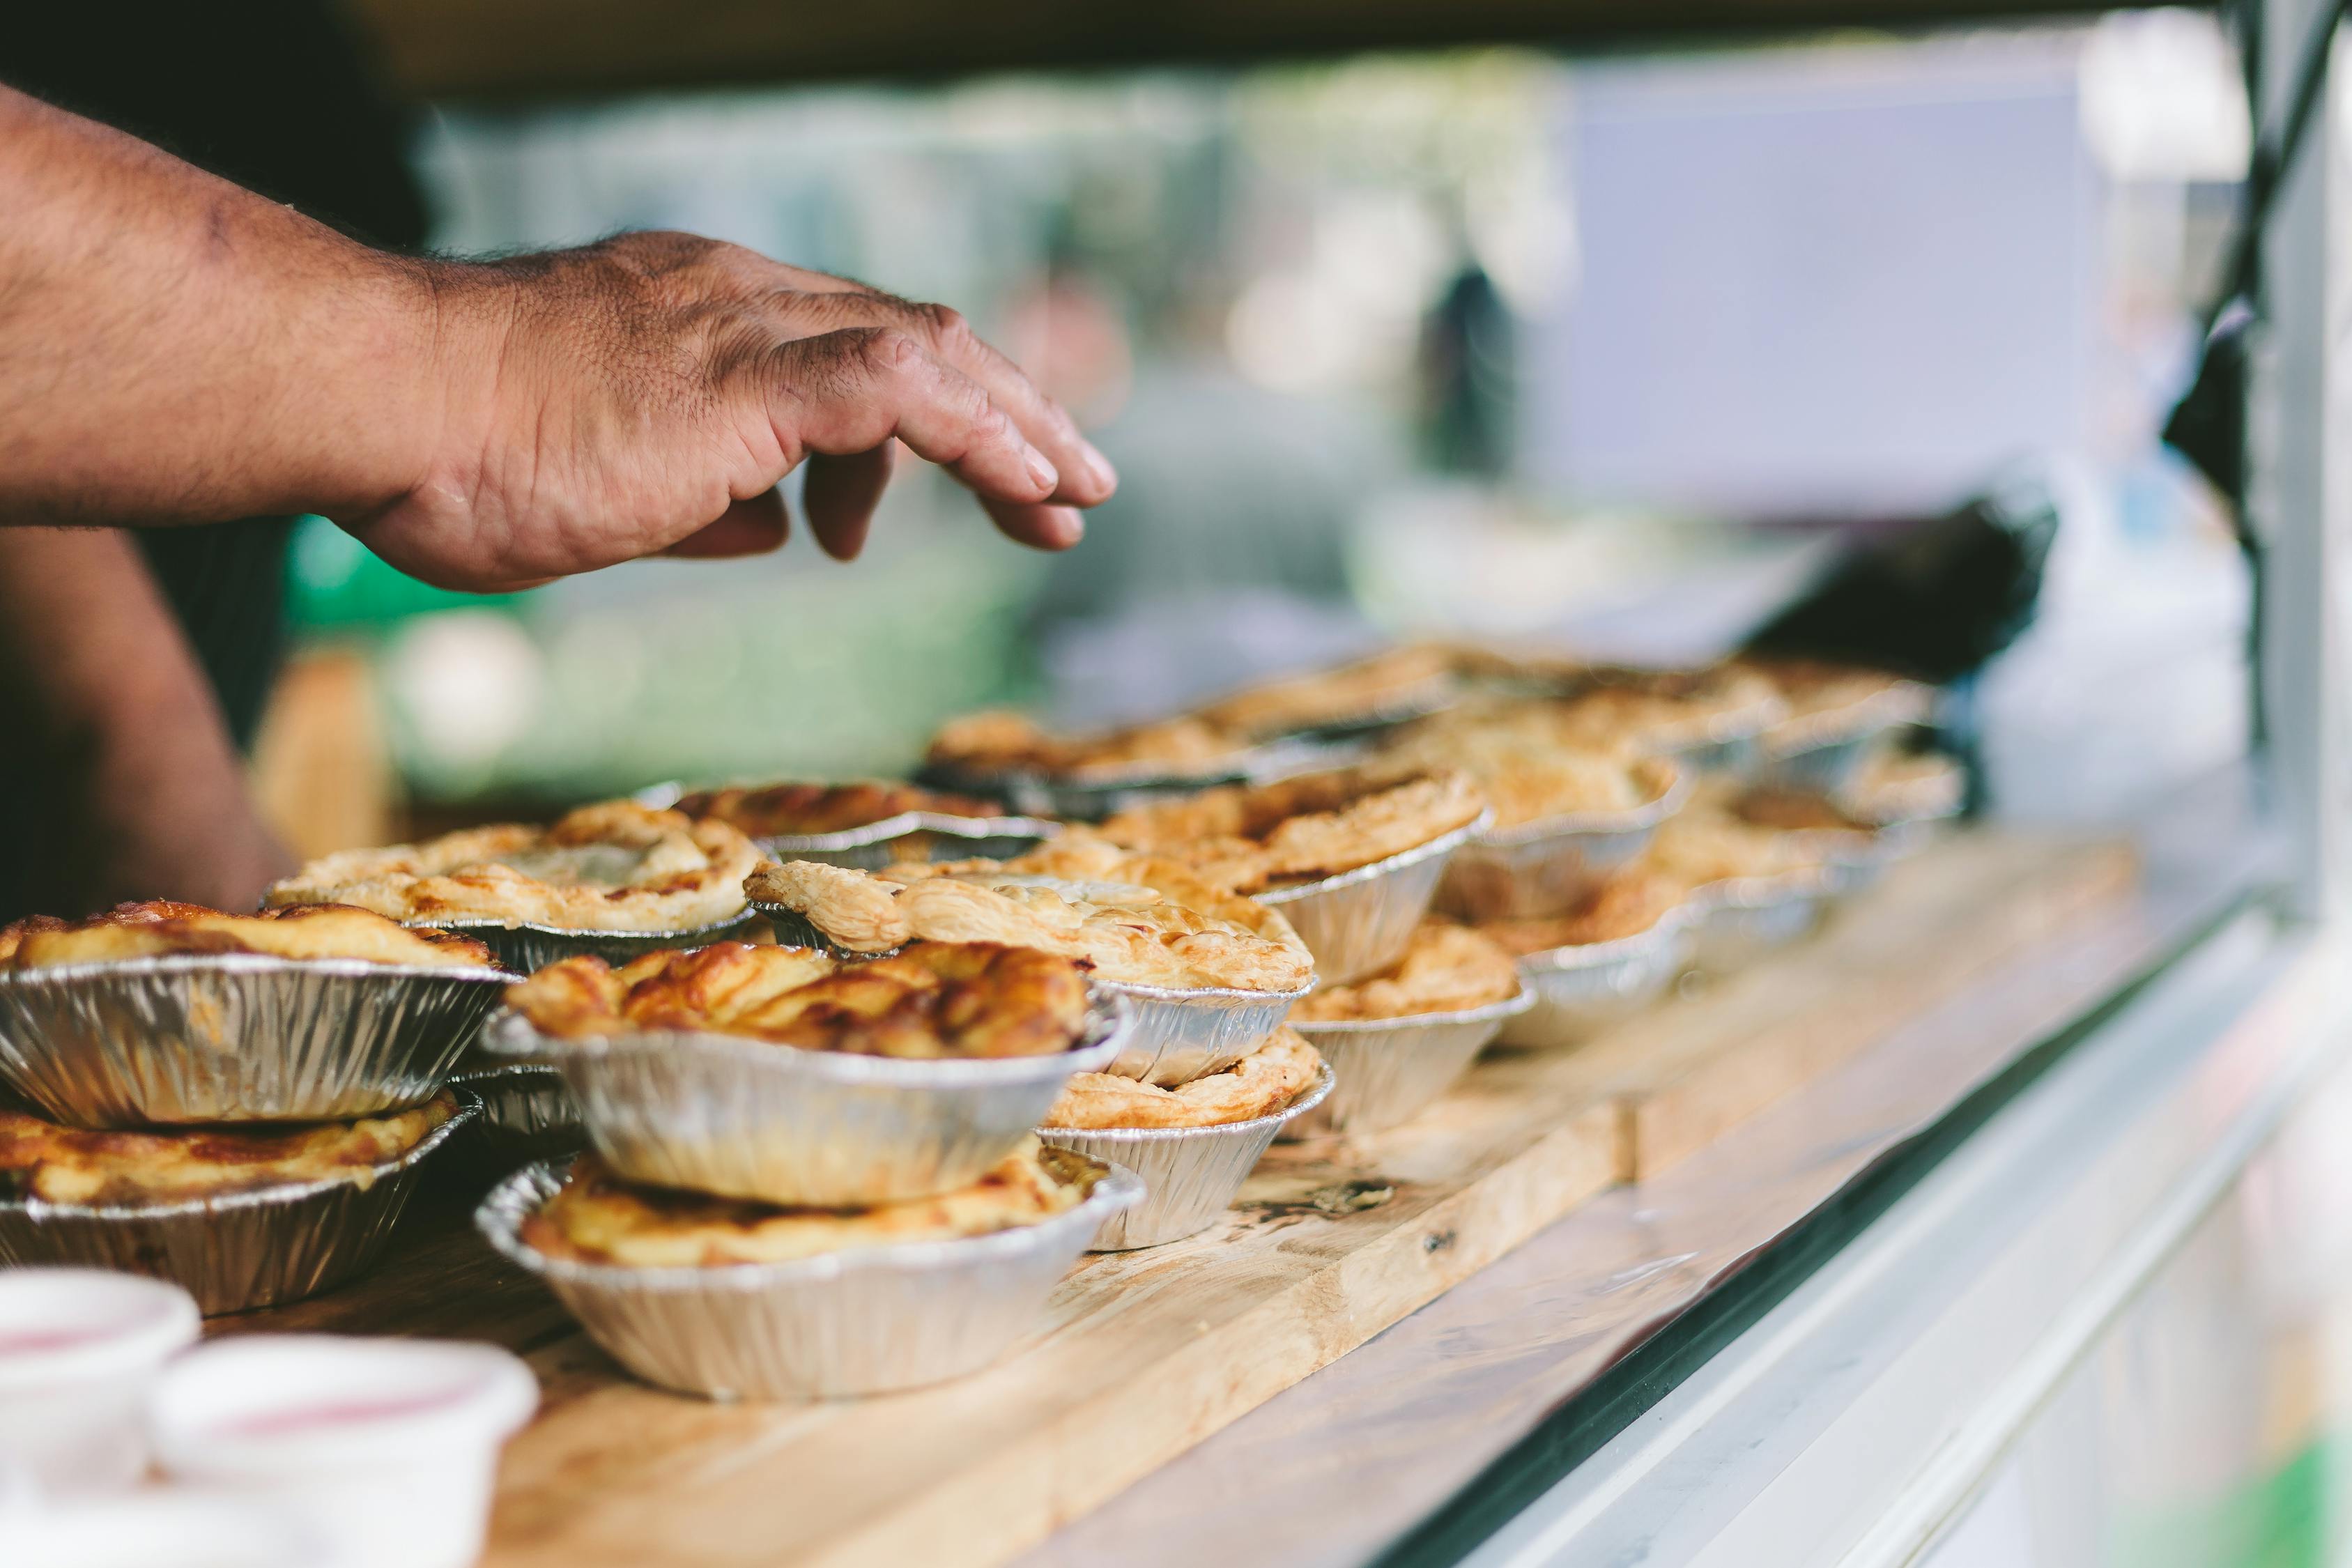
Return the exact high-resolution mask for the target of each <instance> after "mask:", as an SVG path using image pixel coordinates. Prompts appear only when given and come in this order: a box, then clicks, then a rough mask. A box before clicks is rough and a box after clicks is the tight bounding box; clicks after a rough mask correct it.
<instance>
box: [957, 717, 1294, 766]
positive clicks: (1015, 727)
mask: <svg viewBox="0 0 2352 1568" xmlns="http://www.w3.org/2000/svg"><path fill="white" fill-rule="evenodd" d="M1249 745H1250V738H1249V737H1248V736H1246V735H1242V734H1236V733H1234V731H1228V730H1224V729H1221V728H1219V727H1218V726H1217V725H1214V724H1212V723H1210V722H1208V721H1206V720H1202V719H1195V718H1190V717H1186V718H1179V719H1163V720H1161V721H1159V722H1157V723H1151V724H1137V725H1132V726H1130V727H1129V728H1127V729H1123V730H1108V731H1103V732H1101V733H1099V734H1094V735H1055V734H1054V733H1052V732H1050V731H1047V730H1045V729H1044V728H1043V727H1042V726H1040V725H1039V724H1038V723H1037V722H1036V721H1034V719H1030V718H1028V717H1026V716H1025V715H1023V714H1020V713H1006V712H987V713H971V714H966V715H965V716H964V717H962V718H961V719H954V720H950V721H948V722H947V723H946V724H944V725H942V726H940V731H939V733H938V734H936V735H934V736H932V737H931V743H930V748H929V751H928V752H925V760H926V761H928V762H929V763H933V764H934V765H938V766H944V767H954V768H963V769H969V770H971V772H974V773H1003V772H1024V773H1065V774H1078V773H1090V772H1108V771H1114V770H1126V769H1130V768H1145V767H1157V768H1160V769H1163V770H1165V771H1166V772H1168V773H1177V774H1182V773H1201V772H1204V771H1209V770H1213V769H1214V768H1216V767H1218V766H1221V765H1223V764H1224V763H1230V762H1231V761H1233V759H1234V757H1235V756H1237V755H1239V754H1240V753H1241V752H1244V751H1246V750H1247V749H1248V748H1249Z"/></svg>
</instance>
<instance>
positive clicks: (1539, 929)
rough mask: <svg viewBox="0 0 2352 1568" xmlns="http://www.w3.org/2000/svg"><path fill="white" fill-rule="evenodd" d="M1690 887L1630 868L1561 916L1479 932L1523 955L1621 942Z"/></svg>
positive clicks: (1503, 923) (1490, 926)
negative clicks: (1592, 944) (1596, 943)
mask: <svg viewBox="0 0 2352 1568" xmlns="http://www.w3.org/2000/svg"><path fill="white" fill-rule="evenodd" d="M1688 890H1689V889H1687V888H1686V887H1685V885H1684V884H1683V883H1682V882H1680V881H1678V880H1676V879H1674V878H1671V877H1666V876H1663V875H1660V874H1659V873H1657V872H1655V871H1653V870H1650V869H1648V868H1644V867H1641V866H1633V867H1629V868H1626V869H1624V870H1622V871H1619V872H1617V873H1616V874H1615V875H1613V876H1612V877H1611V878H1610V879H1608V880H1607V881H1605V882H1603V883H1601V886H1600V887H1598V888H1596V889H1593V890H1592V891H1591V892H1590V893H1588V894H1586V895H1585V897H1584V899H1583V901H1582V902H1580V903H1579V904H1578V905H1577V907H1576V908H1575V909H1573V910H1570V911H1569V912H1568V913H1566V914H1564V915H1546V916H1543V917H1540V918H1538V919H1535V920H1516V921H1488V922H1487V923H1486V924H1485V925H1482V926H1480V927H1479V928H1478V934H1479V935H1481V936H1483V937H1485V938H1486V940H1487V941H1489V942H1493V943H1495V944H1496V946H1497V947H1501V948H1504V949H1506V950H1507V951H1508V952H1516V953H1522V954H1524V953H1530V952H1550V951H1552V950H1553V949H1554V948H1561V947H1584V946H1588V945H1590V944H1591V943H1593V942H1622V941H1623V940H1624V939H1625V938H1627V937H1629V936H1639V935H1641V934H1642V932H1643V931H1648V930H1650V929H1651V928H1652V927H1653V926H1654V925H1656V924H1657V923H1658V922H1659V921H1662V920H1664V918H1665V917H1666V915H1667V914H1668V913H1669V912H1670V911H1671V910H1674V909H1675V907H1676V906H1677V905H1679V904H1680V903H1681V902H1682V901H1683V900H1684V898H1685V896H1686V895H1687V893H1688Z"/></svg>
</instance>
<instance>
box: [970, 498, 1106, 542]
mask: <svg viewBox="0 0 2352 1568" xmlns="http://www.w3.org/2000/svg"><path fill="white" fill-rule="evenodd" d="M980 505H981V510H983V511H985V512H987V513H988V515H989V516H990V517H991V518H992V519H994V520H995V522H996V526H997V529H998V531H1000V532H1002V533H1003V535H1004V537H1005V538H1007V539H1010V540H1013V541H1014V542H1017V543H1021V544H1027V545H1032V546H1034V547H1035V548H1036V549H1039V550H1067V549H1068V548H1069V547H1070V546H1071V545H1073V544H1076V542H1078V541H1079V540H1081V539H1084V538H1085V537H1086V536H1087V524H1086V520H1085V519H1084V518H1082V517H1080V516H1079V515H1078V513H1077V512H1076V510H1073V509H1072V508H1069V507H1066V506H1023V505H1021V504H1020V503H1019V502H1017V501H1001V500H989V499H988V498H987V497H986V496H982V498H981V500H980Z"/></svg>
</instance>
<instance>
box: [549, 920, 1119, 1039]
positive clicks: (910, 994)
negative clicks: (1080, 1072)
mask: <svg viewBox="0 0 2352 1568" xmlns="http://www.w3.org/2000/svg"><path fill="white" fill-rule="evenodd" d="M507 1005H509V1006H510V1007H512V1008H513V1009H514V1010H515V1011H516V1012H518V1013H520V1014H521V1015H522V1016H524V1017H525V1018H528V1019H529V1020H530V1023H531V1026H533V1027H534V1028H536V1029H538V1030H539V1031H540V1032H541V1033H542V1034H546V1035H552V1036H555V1037H559V1038H564V1039H582V1038H601V1037H610V1036H614V1035H623V1034H630V1033H635V1032H637V1031H642V1030H655V1029H681V1030H708V1031H710V1032H713V1033H717V1034H724V1035H741V1036H744V1037H749V1038H751V1039H758V1040H766V1041H770V1042H772V1043H774V1044H777V1045H784V1046H797V1047H801V1048H803V1049H804V1050H816V1051H840V1052H845V1053H847V1054H850V1055H854V1056H874V1057H899V1058H996V1057H1034V1056H1047V1055H1050V1054H1052V1053H1053V1052H1055V1051H1066V1050H1068V1049H1069V1048H1071V1047H1073V1046H1075V1045H1076V1044H1077V1043H1078V1040H1079V1037H1081V1036H1082V1035H1083V1034H1084V1032H1085V1029H1086V1017H1087V993H1086V981H1085V977H1084V973H1083V971H1081V970H1080V968H1079V967H1078V965H1077V964H1076V963H1074V962H1073V961H1071V960H1069V959H1067V958H1062V957H1057V956H1055V954H1052V953H1046V952H1035V951H1034V950H1031V949H1028V948H1023V947H1006V946H1001V945H997V944H993V943H956V942H916V943H914V944H912V945H910V946H908V948H907V949H906V950H905V951H904V952H899V953H898V954H897V955H896V956H894V957H890V958H879V959H875V960H873V961H872V962H870V963H838V962H836V961H835V960H834V959H831V958H828V957H826V956H825V955H824V953H821V952H812V951H810V950H809V949H806V948H796V947H751V946H747V945H745V944H744V943H742V942H714V943H712V944H711V945H710V946H709V947H702V948H697V949H695V950H694V951H693V952H650V953H647V954H646V955H645V956H644V957H642V958H638V959H635V960H633V961H632V962H631V963H627V964H625V965H624V966H623V967H621V968H619V969H614V968H612V967H610V966H609V965H607V964H606V963H604V961H603V960H602V959H598V958H593V957H582V958H567V959H565V960H563V961H562V963H551V964H549V965H548V966H546V967H545V968H543V969H541V970H540V971H539V972H538V973H534V974H533V975H532V976H531V977H530V979H528V980H524V981H520V982H518V983H517V984H513V985H510V986H509V987H508V988H507Z"/></svg>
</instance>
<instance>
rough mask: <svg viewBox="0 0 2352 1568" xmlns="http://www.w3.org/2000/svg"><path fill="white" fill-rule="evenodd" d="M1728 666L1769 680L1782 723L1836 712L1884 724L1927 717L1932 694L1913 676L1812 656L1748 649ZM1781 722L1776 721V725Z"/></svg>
mask: <svg viewBox="0 0 2352 1568" xmlns="http://www.w3.org/2000/svg"><path fill="white" fill-rule="evenodd" d="M1732 668H1738V669H1743V670H1752V671H1754V672H1755V673H1756V674H1758V675H1760V676H1762V677H1763V678H1764V679H1766V680H1769V681H1770V682H1771V683H1772V688H1773V689H1774V690H1775V691H1777V692H1779V693H1780V700H1781V702H1782V704H1783V705H1784V707H1785V710H1786V712H1785V716H1784V718H1783V719H1782V721H1781V724H1782V725H1783V726H1786V725H1790V724H1791V723H1794V722H1801V721H1807V720H1816V719H1822V718H1825V717H1828V716H1830V715H1832V714H1838V713H1841V712H1853V713H1855V714H1856V715H1857V716H1858V715H1859V714H1860V713H1862V712H1864V711H1868V712H1871V713H1873V714H1874V716H1876V717H1880V718H1883V720H1884V721H1885V722H1889V723H1899V722H1908V721H1915V720H1917V719H1921V718H1924V717H1926V715H1927V706H1928V702H1929V700H1930V698H1931V696H1932V694H1931V693H1930V692H1929V690H1928V689H1927V687H1925V686H1923V685H1921V684H1920V683H1919V682H1917V681H1916V680H1910V679H1905V678H1904V677H1902V676H1899V675H1891V674H1889V673H1887V672H1886V671H1885V670H1883V669H1870V668H1864V666H1862V665H1858V664H1836V663H1832V662H1831V661H1829V660H1826V659H1817V658H1773V657H1770V656H1767V655H1759V654H1749V655H1748V656H1746V657H1744V658H1739V659H1738V660H1737V661H1735V663H1734V664H1733V666H1732ZM1780 727H1781V726H1776V728H1780Z"/></svg>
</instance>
